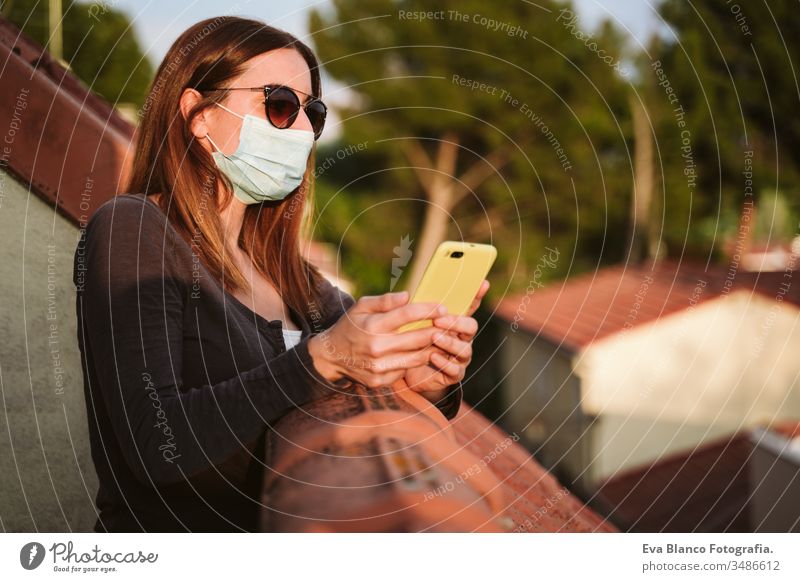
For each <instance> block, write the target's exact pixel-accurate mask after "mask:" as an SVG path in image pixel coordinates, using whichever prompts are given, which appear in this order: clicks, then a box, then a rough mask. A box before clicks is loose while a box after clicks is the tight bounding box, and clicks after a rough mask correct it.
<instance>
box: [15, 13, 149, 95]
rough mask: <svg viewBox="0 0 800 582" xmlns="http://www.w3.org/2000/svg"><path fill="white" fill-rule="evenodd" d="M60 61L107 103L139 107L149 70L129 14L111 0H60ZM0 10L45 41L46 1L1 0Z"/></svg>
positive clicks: (42, 42)
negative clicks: (118, 9) (62, 54)
mask: <svg viewBox="0 0 800 582" xmlns="http://www.w3.org/2000/svg"><path fill="white" fill-rule="evenodd" d="M62 10H63V20H62V21H61V26H62V29H63V33H62V34H63V39H64V60H65V61H66V62H67V63H68V64H69V66H70V67H71V69H72V71H73V72H74V73H75V74H76V75H77V76H78V77H79V78H80V79H81V80H82V81H83V82H84V83H86V84H87V85H88V86H89V87H90V88H91V89H92V91H94V92H95V93H97V94H99V95H101V96H102V97H104V98H105V99H106V100H108V101H109V102H111V103H113V104H119V103H134V104H135V105H137V106H140V105H141V104H142V103H144V99H145V97H146V96H147V90H148V86H149V84H150V81H151V80H152V78H153V74H154V72H155V71H154V69H153V67H152V65H151V64H150V61H149V60H148V59H147V58H146V57H145V56H144V54H143V52H142V50H141V48H140V46H139V43H138V41H137V40H136V36H135V35H134V32H133V28H132V27H131V22H130V20H129V18H128V17H127V16H126V15H125V14H123V13H122V12H119V11H117V10H115V9H114V8H113V2H111V3H109V2H95V3H91V4H89V3H82V2H74V1H73V0H63V2H62ZM2 14H3V16H5V17H6V18H8V19H9V20H10V21H11V22H13V23H14V24H16V25H17V26H18V27H19V28H21V29H22V31H23V32H24V33H25V34H27V35H28V36H30V37H31V38H33V39H34V40H36V41H37V42H39V43H40V44H41V45H42V46H47V45H48V41H49V39H50V30H49V26H48V2H47V1H46V0H5V2H3V4H2Z"/></svg>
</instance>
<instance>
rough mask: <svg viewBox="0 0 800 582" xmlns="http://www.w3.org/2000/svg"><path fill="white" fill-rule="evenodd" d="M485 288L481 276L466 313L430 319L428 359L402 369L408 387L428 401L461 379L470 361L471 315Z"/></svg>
mask: <svg viewBox="0 0 800 582" xmlns="http://www.w3.org/2000/svg"><path fill="white" fill-rule="evenodd" d="M488 290H489V281H487V280H486V279H484V281H483V283H482V284H481V288H480V290H478V293H477V295H475V299H473V301H472V304H471V305H470V307H469V309H468V310H467V315H466V316H456V315H443V316H441V317H437V318H436V319H434V320H433V325H434V328H435V329H437V330H439V331H438V332H437V333H436V334H435V335H434V346H436V348H438V349H436V350H434V351H433V352H432V353H431V360H430V363H426V364H424V365H422V366H417V367H415V368H409V369H408V370H407V371H406V375H405V378H404V379H405V382H406V384H407V385H408V387H409V388H410V389H411V390H414V391H415V392H420V393H421V394H422V395H423V396H425V397H426V398H427V399H428V400H430V401H431V402H437V401H438V400H440V399H441V398H443V397H444V395H445V392H446V390H445V389H446V388H447V387H448V386H451V385H453V384H457V383H458V382H461V380H463V379H464V376H465V374H466V370H467V366H469V363H470V362H471V361H472V340H473V339H474V338H475V334H476V333H477V332H478V322H477V321H476V320H475V319H473V318H472V317H471V316H472V314H473V313H475V311H477V309H478V307H479V306H480V304H481V300H482V299H483V297H484V296H485V295H486V292H487V291H488Z"/></svg>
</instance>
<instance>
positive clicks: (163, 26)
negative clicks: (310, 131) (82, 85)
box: [96, 0, 659, 142]
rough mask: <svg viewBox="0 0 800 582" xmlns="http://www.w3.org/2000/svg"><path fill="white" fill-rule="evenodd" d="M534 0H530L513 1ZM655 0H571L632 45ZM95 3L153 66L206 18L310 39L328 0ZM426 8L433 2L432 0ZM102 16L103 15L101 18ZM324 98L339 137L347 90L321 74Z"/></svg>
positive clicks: (585, 19)
mask: <svg viewBox="0 0 800 582" xmlns="http://www.w3.org/2000/svg"><path fill="white" fill-rule="evenodd" d="M518 1H535V0H518ZM655 3H657V0H655V1H654V0H574V1H573V4H574V6H575V9H576V11H577V13H578V16H579V18H580V21H581V24H582V26H583V27H584V28H586V29H587V30H591V29H593V28H594V27H595V26H597V24H598V23H600V22H601V21H602V20H603V19H604V18H610V19H612V20H613V21H615V22H616V23H617V26H618V27H620V28H621V29H623V30H626V31H627V32H628V33H629V34H630V35H631V41H632V42H633V43H636V42H637V41H638V42H641V43H642V44H644V43H645V42H646V40H647V39H648V38H649V36H650V35H651V34H652V33H653V32H654V31H656V30H657V29H658V28H659V19H658V16H657V14H656V12H655V8H654V4H655ZM96 4H97V5H100V6H102V5H104V4H105V5H107V6H110V7H113V8H115V9H117V10H122V11H124V12H126V13H127V14H128V15H129V16H130V18H131V20H132V21H133V24H134V28H135V30H136V35H137V38H138V39H139V41H140V43H141V45H142V49H143V50H144V51H145V52H146V53H147V55H148V56H149V57H150V59H151V62H152V63H153V64H154V65H156V66H157V65H158V64H159V63H160V62H161V60H162V59H163V57H164V54H166V52H167V50H168V49H169V47H170V45H172V43H173V42H174V40H175V39H176V38H177V37H178V36H179V35H180V34H181V33H182V32H183V31H184V30H186V29H187V28H189V27H190V26H191V25H192V24H195V23H196V22H199V21H200V20H203V19H206V18H213V17H217V16H220V15H224V14H231V15H237V16H247V17H253V18H256V19H258V20H262V21H265V22H267V23H268V24H270V25H272V26H275V27H277V28H281V29H284V30H286V31H288V32H290V33H292V34H294V35H295V36H297V37H298V38H300V39H303V40H306V41H309V42H310V44H313V40H312V39H308V38H306V37H307V33H308V31H307V27H306V23H307V21H308V12H309V10H310V9H312V8H321V9H323V10H324V9H325V7H328V6H330V2H329V1H328V0H296V1H294V2H291V4H289V3H283V2H276V1H274V0H273V1H270V0H266V1H265V0H228V2H222V1H221V0H185V1H182V2H175V1H168V0H102V1H100V0H98V2H97V3H96ZM431 9H432V10H435V9H436V3H435V2H434V1H433V0H432V1H431ZM100 18H101V19H102V16H100ZM323 84H324V86H325V94H326V98H325V101H326V102H327V103H328V104H329V105H332V106H333V108H332V109H331V110H330V112H329V116H328V123H327V124H326V129H325V133H324V134H323V136H322V138H321V141H322V142H328V141H331V140H336V138H337V137H338V135H339V133H340V132H339V120H338V116H337V114H336V106H337V105H340V104H342V103H344V102H346V101H347V100H348V98H349V93H348V91H347V90H346V89H345V88H343V87H342V86H341V85H339V84H337V83H336V82H334V81H333V80H331V79H330V78H329V77H327V76H326V75H325V74H324V73H323Z"/></svg>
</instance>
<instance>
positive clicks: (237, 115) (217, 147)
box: [206, 103, 244, 157]
mask: <svg viewBox="0 0 800 582" xmlns="http://www.w3.org/2000/svg"><path fill="white" fill-rule="evenodd" d="M214 105H216V106H217V107H221V108H222V109H224V110H225V111H227V112H228V113H230V114H231V115H235V116H236V117H238V118H239V119H244V116H243V115H239V114H238V113H236V112H235V111H231V110H230V109H228V108H227V107H225V106H224V105H223V104H222V103H214ZM206 137H207V138H208V141H209V142H210V143H211V145H213V146H214V148H215V149H216V150H217V151H218V152H219V153H221V154H222V155H223V156H224V155H225V154H223V153H222V150H221V149H219V146H218V145H217V144H216V143H214V140H213V139H211V136H210V135H208V133H206ZM225 157H227V156H225Z"/></svg>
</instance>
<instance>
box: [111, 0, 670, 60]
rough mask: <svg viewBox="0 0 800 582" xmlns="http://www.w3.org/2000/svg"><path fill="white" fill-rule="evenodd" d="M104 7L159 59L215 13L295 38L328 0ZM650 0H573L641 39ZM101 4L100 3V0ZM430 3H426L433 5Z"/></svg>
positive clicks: (146, 2)
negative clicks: (126, 18) (122, 16)
mask: <svg viewBox="0 0 800 582" xmlns="http://www.w3.org/2000/svg"><path fill="white" fill-rule="evenodd" d="M520 1H521V0H520ZM106 3H107V4H108V5H109V6H113V7H114V8H117V9H120V10H123V11H125V12H126V13H128V14H129V15H130V16H131V18H132V19H133V21H134V26H135V28H136V34H137V36H138V38H139V40H140V41H141V43H142V44H143V48H144V49H145V50H146V51H147V53H148V54H149V55H150V57H151V59H152V61H153V62H154V63H158V62H160V61H161V58H162V57H163V56H164V54H165V53H166V51H167V49H168V48H169V46H170V45H171V44H172V42H173V41H174V40H175V39H176V38H177V37H178V35H179V34H180V33H181V32H183V31H184V30H186V29H187V28H188V27H189V26H191V25H192V24H194V23H195V22H198V21H199V20H203V19H204V18H210V17H214V16H219V15H220V14H236V15H238V16H251V17H255V18H257V19H259V20H263V21H266V22H267V23H269V24H271V25H273V26H276V27H278V28H282V29H284V30H287V31H289V32H291V33H292V34H294V35H295V36H298V37H301V38H302V37H303V36H305V35H306V33H307V29H306V21H307V19H308V11H309V9H311V8H314V7H322V8H324V7H325V6H328V5H329V2H328V1H327V0H296V1H294V2H291V3H284V2H274V1H264V0H233V1H232V2H230V0H229V1H228V2H222V1H220V0H194V1H184V2H168V1H166V0H116V1H115V0H106ZM654 3H655V2H654V0H576V1H575V2H574V4H575V7H576V8H577V11H578V14H579V16H580V19H581V22H582V24H583V25H584V26H586V27H587V28H589V29H591V28H594V26H596V24H597V23H598V22H600V20H602V19H603V18H611V19H612V20H614V21H615V22H617V25H618V26H619V27H620V28H623V29H626V30H627V31H628V32H629V33H630V34H631V36H632V38H633V39H634V42H635V41H636V40H637V39H638V40H640V41H642V42H644V41H645V40H646V39H647V37H648V36H649V35H650V34H651V33H652V32H653V31H654V30H656V29H657V28H658V22H659V21H658V17H657V16H656V13H655V9H654V7H653V4H654ZM100 4H102V3H100ZM435 6H436V4H435V2H431V7H432V9H435Z"/></svg>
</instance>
